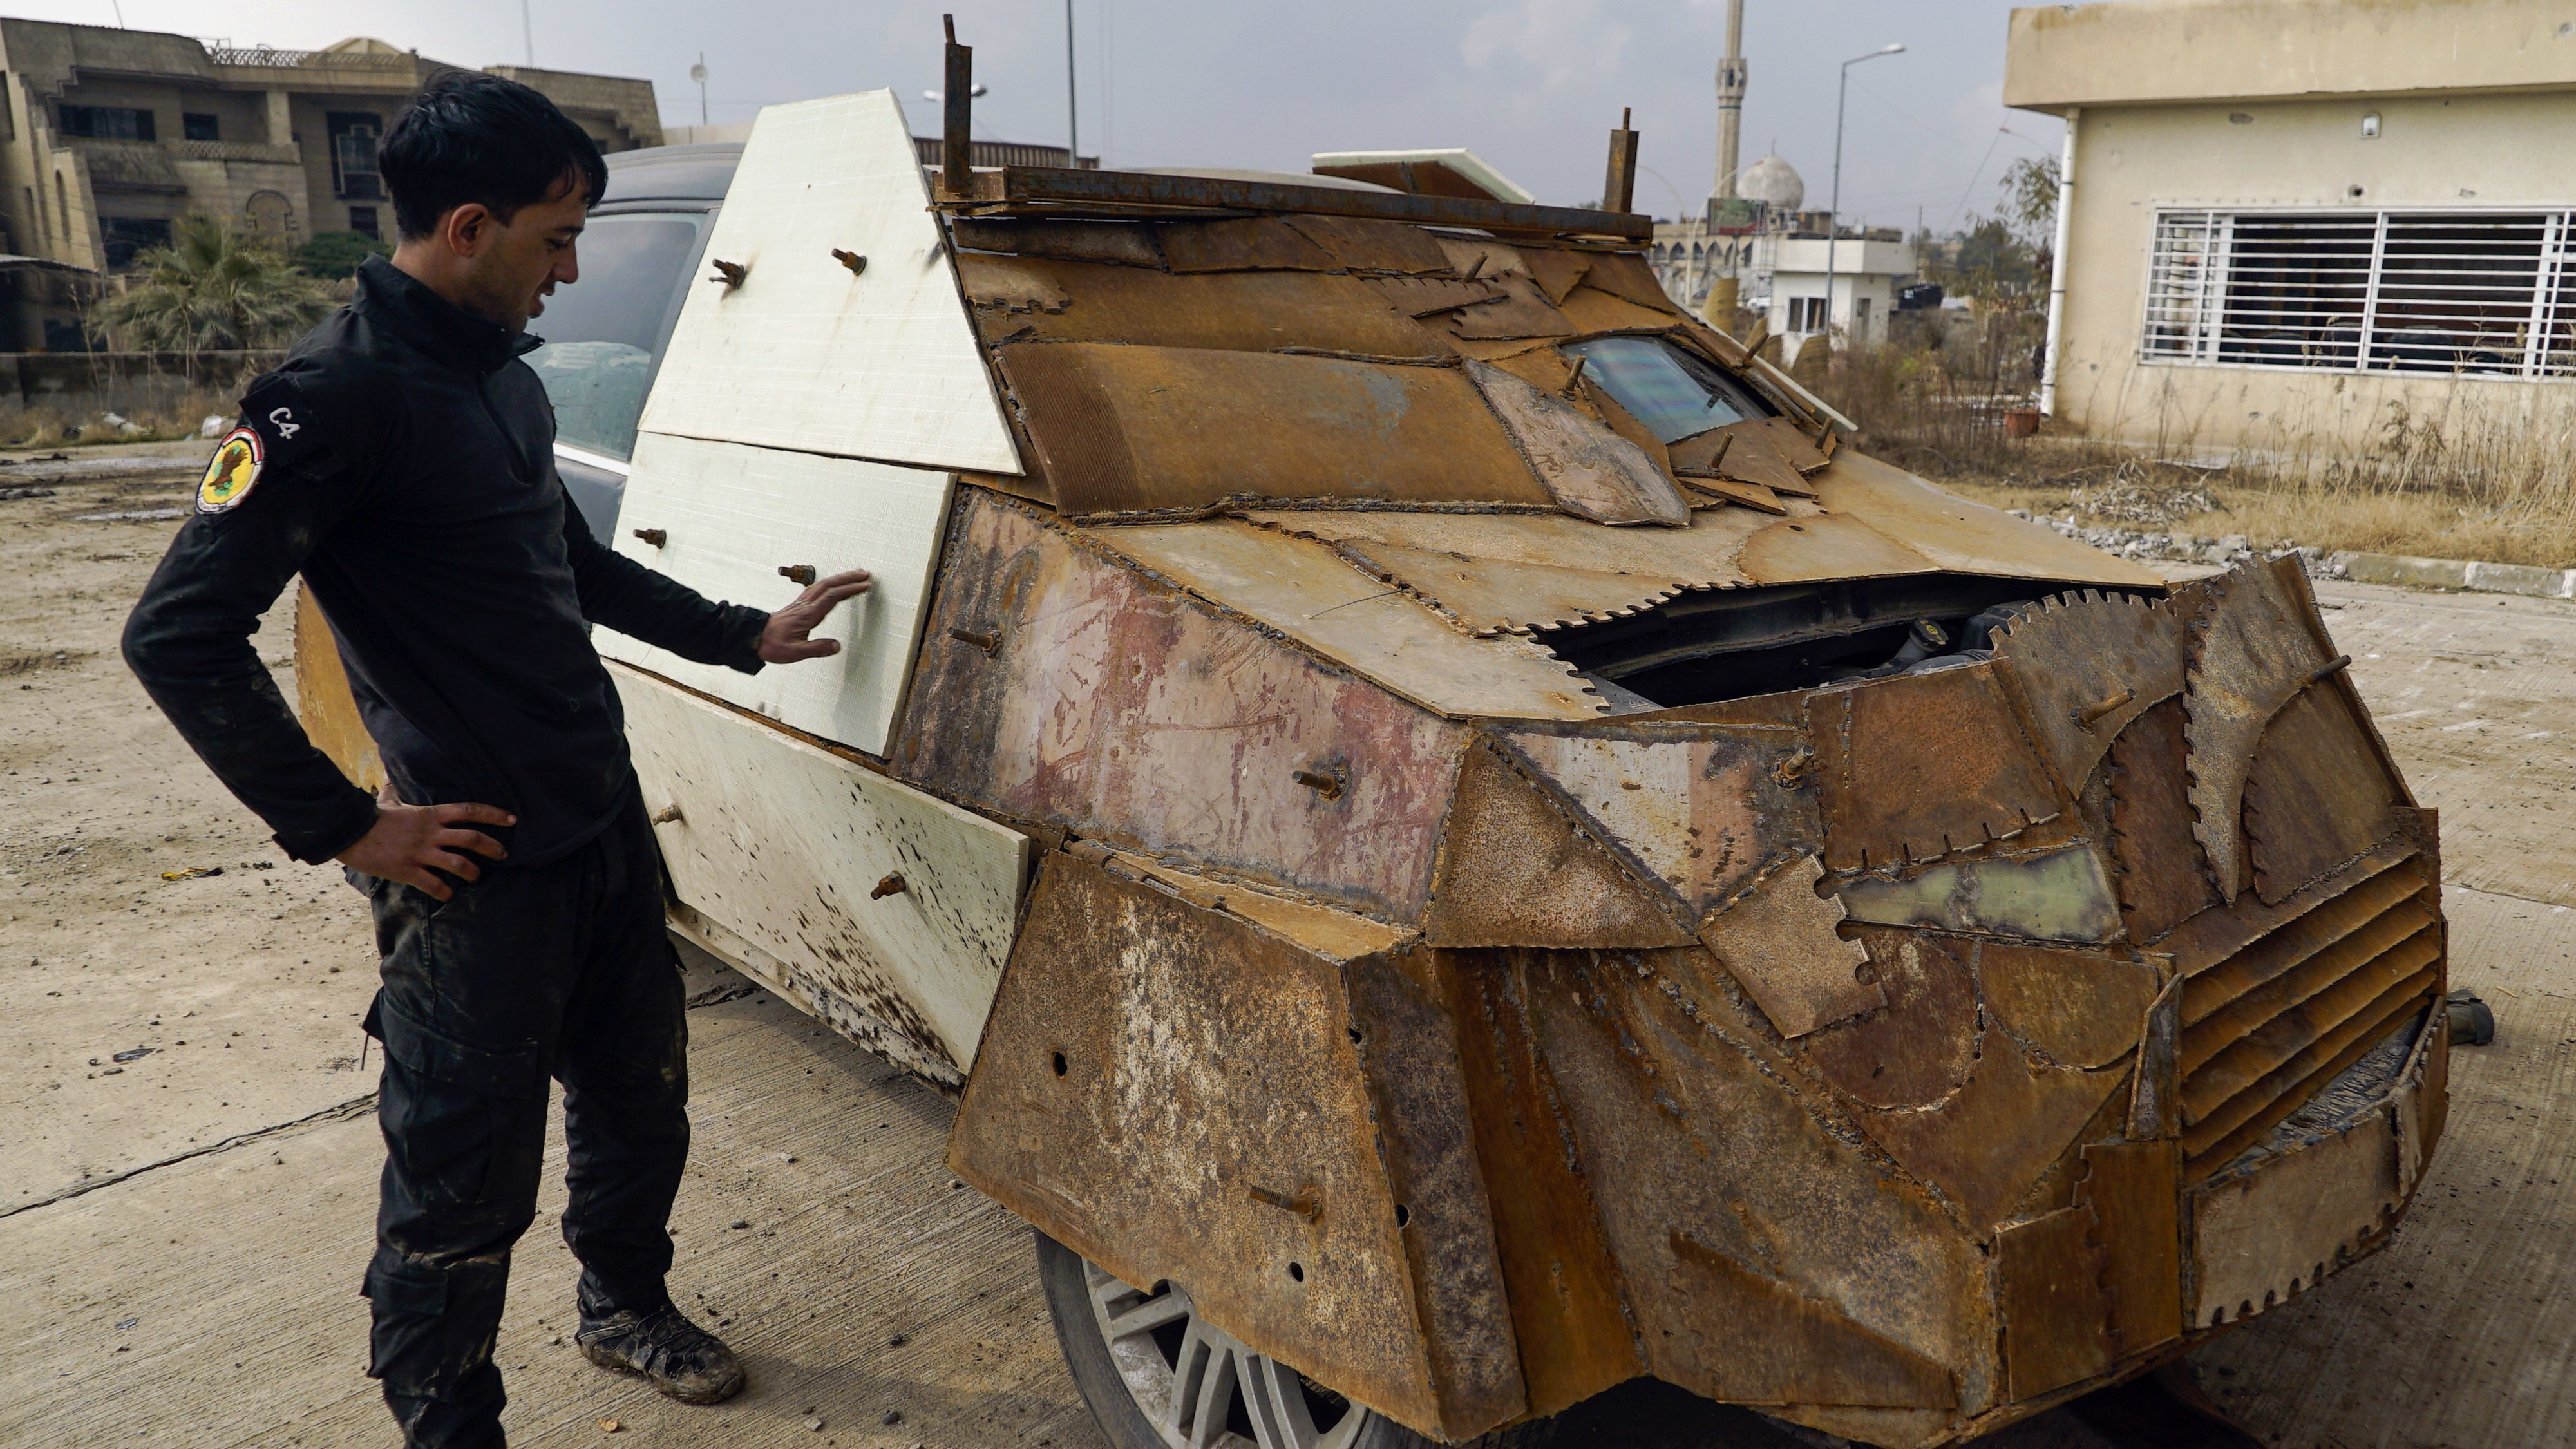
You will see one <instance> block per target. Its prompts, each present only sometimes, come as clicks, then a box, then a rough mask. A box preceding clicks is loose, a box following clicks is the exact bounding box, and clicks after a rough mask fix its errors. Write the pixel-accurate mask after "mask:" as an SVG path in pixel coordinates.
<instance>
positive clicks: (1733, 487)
mask: <svg viewBox="0 0 2576 1449" xmlns="http://www.w3.org/2000/svg"><path fill="white" fill-rule="evenodd" d="M1681 477H1682V482H1683V484H1684V486H1686V487H1689V488H1691V489H1693V490H1695V491H1697V492H1701V493H1706V494H1708V495H1710V496H1711V497H1714V498H1718V499H1722V500H1724V501H1726V502H1728V503H1735V504H1741V505H1742V506H1744V507H1746V508H1750V509H1752V510H1753V511H1754V512H1756V513H1768V514H1770V515H1772V516H1773V517H1775V518H1785V517H1787V516H1788V513H1789V505H1788V504H1786V503H1783V502H1781V501H1780V495H1779V494H1778V493H1775V492H1773V491H1772V490H1770V489H1768V488H1765V487H1763V486H1762V485H1761V484H1759V483H1739V482H1737V481H1735V480H1734V479H1732V478H1695V477H1692V476H1691V475H1690V474H1687V473H1685V474H1683V475H1681Z"/></svg>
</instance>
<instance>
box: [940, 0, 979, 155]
mask: <svg viewBox="0 0 2576 1449" xmlns="http://www.w3.org/2000/svg"><path fill="white" fill-rule="evenodd" d="M939 23H940V24H941V26H943V27H944V28H945V29H946V31H947V35H948V89H947V90H945V91H943V92H941V93H940V102H941V105H942V108H943V110H944V111H945V115H944V116H943V117H942V118H941V119H942V121H943V126H942V129H941V132H940V138H939V189H940V190H942V191H945V192H947V193H948V194H949V195H951V196H954V197H959V198H964V197H967V196H971V195H973V194H974V191H975V167H974V159H973V158H974V150H973V146H972V143H971V142H970V140H969V138H968V133H969V132H970V131H971V130H972V129H973V127H974V123H975V48H974V47H973V46H971V45H959V44H958V43H957V17H956V16H954V15H942V16H940V17H939Z"/></svg>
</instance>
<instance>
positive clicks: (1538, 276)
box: [1520, 246, 1600, 303]
mask: <svg viewBox="0 0 2576 1449" xmlns="http://www.w3.org/2000/svg"><path fill="white" fill-rule="evenodd" d="M1599 255H1600V254H1599V253H1597V252H1588V251H1581V252H1579V251H1572V250H1569V249H1567V248H1564V247H1541V246H1524V247H1522V248H1521V249H1520V263H1521V266H1522V268H1523V269H1524V270H1526V271H1527V272H1528V274H1529V275H1530V277H1531V278H1533V279H1534V280H1535V281H1536V282H1537V283H1538V287H1539V291H1540V293H1541V295H1543V296H1545V297H1546V298H1547V300H1548V301H1549V302H1550V303H1556V302H1562V301H1564V300H1565V297H1566V294H1567V293H1569V292H1571V291H1573V290H1574V288H1575V285H1576V284H1577V283H1579V282H1581V281H1582V280H1583V278H1584V276H1585V274H1587V273H1589V272H1590V271H1591V270H1592V263H1593V261H1594V259H1595V258H1596V257H1598V256H1599Z"/></svg>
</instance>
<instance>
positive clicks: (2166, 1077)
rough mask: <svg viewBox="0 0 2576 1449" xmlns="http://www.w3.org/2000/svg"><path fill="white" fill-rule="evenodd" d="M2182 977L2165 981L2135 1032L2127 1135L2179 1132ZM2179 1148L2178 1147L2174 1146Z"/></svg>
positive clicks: (2159, 1136)
mask: <svg viewBox="0 0 2576 1449" xmlns="http://www.w3.org/2000/svg"><path fill="white" fill-rule="evenodd" d="M2181 1057H2182V978H2181V977H2179V976H2177V977H2175V978H2173V979H2172V980H2170V981H2167V982H2166V983H2165V989H2164V990H2163V991H2161V992H2159V993H2157V995H2156V1000H2155V1004H2154V1005H2152V1006H2149V1007H2148V1008H2147V1018H2146V1022H2145V1024H2144V1026H2143V1028H2142V1029H2141V1030H2140V1031H2139V1033H2138V1065H2137V1070H2136V1073H2135V1075H2134V1076H2133V1078H2132V1079H2131V1081H2130V1084H2129V1135H2130V1136H2131V1137H2134V1138H2136V1139H2138V1140H2139V1141H2141V1142H2162V1141H2167V1140H2170V1139H2173V1138H2176V1137H2179V1136H2180V1135H2181V1134H2182V1061H2181ZM2177 1150H2179V1149H2177Z"/></svg>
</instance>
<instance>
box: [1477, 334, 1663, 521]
mask: <svg viewBox="0 0 2576 1449" xmlns="http://www.w3.org/2000/svg"><path fill="white" fill-rule="evenodd" d="M1466 369H1467V376H1468V377H1469V378H1470V379H1471V380H1473V381H1474V383H1475V384H1476V387H1477V388H1478V390H1479V391H1481V392H1483V393H1484V395H1485V401H1486V402H1487V403H1488V404H1490V405H1491V406H1492V407H1493V409H1494V412H1495V413H1496V415H1498V416H1499V417H1501V418H1502V420H1503V425H1504V426H1505V427H1507V428H1509V429H1511V433H1512V438H1513V440H1514V441H1515V442H1517V443H1518V444H1519V445H1520V449H1521V452H1522V454H1523V455H1524V456H1526V457H1527V458H1528V459H1529V465H1530V468H1531V470H1532V471H1534V472H1536V473H1537V474H1538V476H1539V481H1540V482H1542V483H1545V484H1546V485H1547V489H1548V492H1549V493H1551V494H1553V495H1555V498H1556V503H1557V506H1558V507H1560V508H1562V509H1564V510H1565V511H1566V512H1568V513H1571V514H1573V515H1574V516H1575V517H1577V518H1582V519H1587V520H1589V521H1591V522H1594V523H1608V524H1624V523H1660V524H1663V525H1665V526H1667V527H1671V528H1681V527H1686V526H1688V524H1689V523H1690V505H1689V504H1688V503H1685V502H1683V501H1682V496H1681V494H1680V493H1679V492H1677V491H1675V489H1674V488H1673V484H1672V480H1671V479H1670V478H1667V477H1666V476H1665V475H1664V470H1663V468H1662V466H1661V465H1659V464H1657V463H1656V462H1655V461H1654V460H1653V459H1652V458H1650V457H1649V456H1648V455H1647V454H1646V453H1645V452H1644V451H1642V450H1641V449H1639V448H1638V447H1637V445H1636V444H1635V443H1634V442H1633V441H1631V440H1630V439H1628V438H1625V437H1622V436H1620V435H1619V434H1618V433H1616V432H1612V431H1609V430H1606V429H1604V428H1603V427H1601V425H1599V424H1598V423H1595V422H1594V421H1592V420H1591V419H1590V418H1587V417H1585V416H1584V415H1583V413H1582V412H1581V411H1580V410H1579V409H1577V408H1576V407H1575V406H1574V405H1573V404H1572V403H1569V402H1567V401H1566V400H1565V399H1563V398H1561V397H1557V396H1555V395H1554V394H1552V393H1544V392H1541V391H1539V390H1538V389H1537V388H1535V387H1532V386H1530V385H1529V384H1528V383H1526V382H1523V381H1522V380H1521V379H1519V378H1517V377H1515V376H1513V375H1512V374H1510V373H1508V372H1505V371H1504V370H1502V369H1501V368H1498V367H1490V366H1488V365H1486V364H1484V363H1481V362H1477V361H1475V360H1473V359H1470V360H1469V361H1468V362H1467V364H1466Z"/></svg>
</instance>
